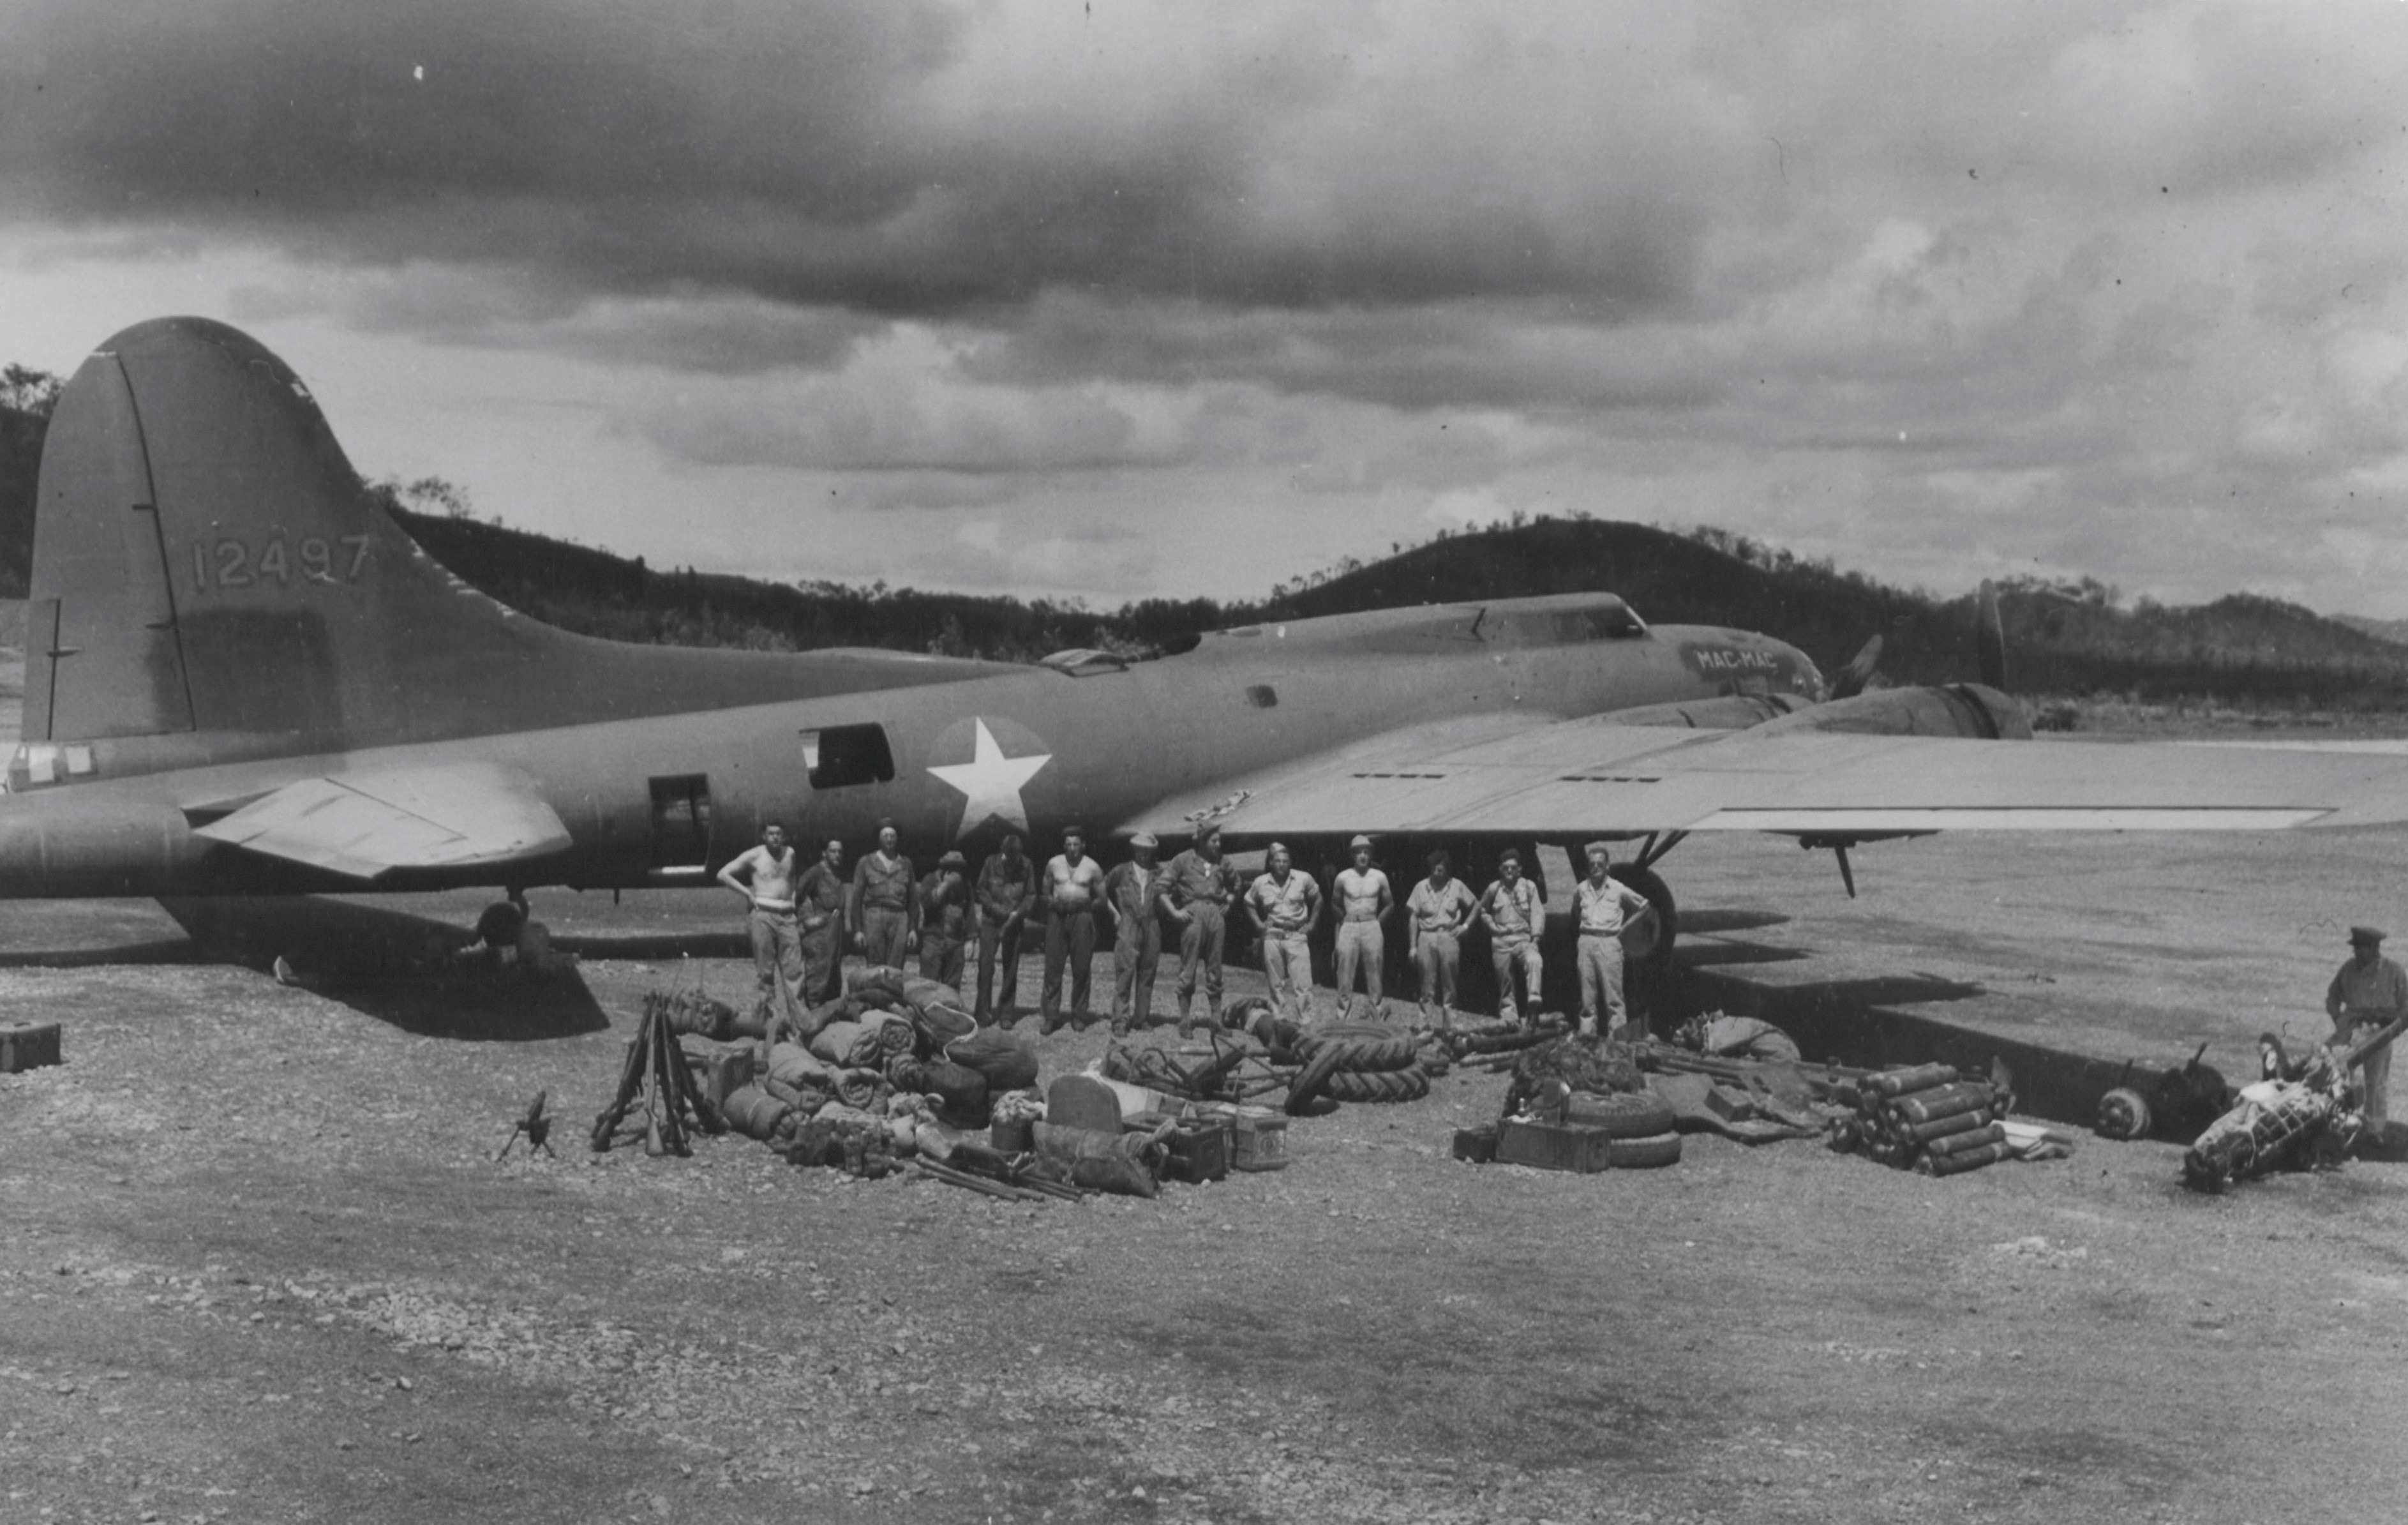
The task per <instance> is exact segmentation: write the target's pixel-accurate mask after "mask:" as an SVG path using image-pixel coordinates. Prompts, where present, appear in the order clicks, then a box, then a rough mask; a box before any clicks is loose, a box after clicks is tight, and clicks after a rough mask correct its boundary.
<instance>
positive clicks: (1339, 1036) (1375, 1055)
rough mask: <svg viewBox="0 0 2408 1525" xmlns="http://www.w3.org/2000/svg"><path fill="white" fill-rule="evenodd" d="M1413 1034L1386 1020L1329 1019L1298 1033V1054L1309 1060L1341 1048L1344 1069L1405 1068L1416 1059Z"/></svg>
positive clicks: (1351, 1070) (1298, 1056) (1358, 1071)
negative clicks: (1355, 1020) (1328, 1050)
mask: <svg viewBox="0 0 2408 1525" xmlns="http://www.w3.org/2000/svg"><path fill="white" fill-rule="evenodd" d="M1416 1046H1417V1044H1416V1043H1415V1040H1414V1038H1413V1035H1412V1033H1411V1032H1409V1031H1407V1030H1406V1029H1403V1028H1398V1027H1394V1026H1391V1025H1390V1024H1388V1023H1385V1022H1329V1023H1325V1024H1323V1025H1322V1026H1320V1027H1317V1028H1308V1029H1305V1030H1304V1031H1303V1032H1301V1033H1298V1034H1297V1040H1296V1055H1297V1058H1299V1059H1302V1060H1304V1061H1305V1062H1306V1063H1308V1064H1309V1063H1311V1062H1312V1059H1313V1057H1314V1056H1316V1055H1318V1054H1320V1053H1321V1052H1322V1051H1323V1050H1324V1049H1328V1048H1335V1049H1337V1050H1338V1068H1339V1070H1340V1072H1353V1073H1358V1074H1359V1073H1363V1072H1369V1071H1375V1070H1402V1069H1404V1068H1405V1067H1406V1066H1407V1065H1409V1064H1411V1063H1412V1062H1413V1051H1414V1049H1415V1047H1416Z"/></svg>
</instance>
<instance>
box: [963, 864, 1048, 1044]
mask: <svg viewBox="0 0 2408 1525" xmlns="http://www.w3.org/2000/svg"><path fill="white" fill-rule="evenodd" d="M1036 907H1037V865H1036V864H1034V863H1031V862H1030V861H1028V855H1027V854H1025V853H1024V852H1022V851H1021V850H1020V833H1019V832H1017V831H1007V832H1005V833H1004V837H1003V842H1002V844H1001V845H1000V846H999V847H998V848H997V849H996V851H995V852H993V853H990V854H988V855H987V859H986V861H985V862H984V863H982V864H980V865H979V872H978V915H979V923H978V926H979V967H978V980H979V987H978V1002H977V1006H976V1009H975V1013H974V1014H975V1015H976V1016H977V1017H978V1019H979V1022H980V1024H981V1025H984V1024H986V1023H988V1022H991V1021H996V1020H1000V1021H1002V1022H1003V1024H1004V1025H1005V1026H1007V1027H1009V1026H1011V1023H1012V1022H1013V1021H1014V1020H1016V1019H1017V1018H1018V1017H1019V1014H1020V1013H1019V1011H1018V1009H1017V1006H1016V1003H1017V1002H1018V1000H1020V933H1021V929H1022V928H1025V926H1027V925H1028V914H1029V912H1031V911H1033V910H1035V909H1036ZM998 958H1000V960H1001V962H1002V965H1003V983H1002V985H1001V987H1000V988H997V986H996V974H995V971H996V962H997V960H998ZM991 991H992V992H993V999H994V1004H993V1005H989V1004H988V999H989V992H991Z"/></svg>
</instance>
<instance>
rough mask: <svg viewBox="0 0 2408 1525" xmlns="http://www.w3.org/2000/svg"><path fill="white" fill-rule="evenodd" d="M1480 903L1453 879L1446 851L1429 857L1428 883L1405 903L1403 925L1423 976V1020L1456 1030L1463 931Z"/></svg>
mask: <svg viewBox="0 0 2408 1525" xmlns="http://www.w3.org/2000/svg"><path fill="white" fill-rule="evenodd" d="M1478 903H1479V900H1478V898H1477V897H1475V896H1474V895H1473V894H1472V893H1471V886H1470V885H1467V884H1465V883H1464V882H1463V881H1462V880H1460V879H1457V878H1455V874H1454V871H1453V865H1452V864H1451V863H1450V862H1449V861H1448V859H1447V856H1446V849H1445V848H1443V847H1441V848H1440V849H1438V850H1437V851H1436V852H1433V853H1432V854H1430V856H1429V877H1428V878H1426V879H1423V880H1419V881H1417V882H1416V883H1415V884H1414V885H1413V892H1412V894H1411V895H1408V896H1406V897H1405V923H1406V925H1407V927H1409V928H1411V929H1412V956H1413V968H1414V969H1415V970H1416V971H1419V973H1420V975H1421V999H1422V1020H1423V1021H1424V1022H1425V1023H1427V1024H1428V1025H1430V1026H1432V1027H1439V1028H1451V1027H1453V1026H1454V1025H1455V984H1456V981H1457V978H1458V977H1459V976H1460V975H1461V973H1462V971H1463V929H1464V928H1466V927H1469V925H1471V910H1472V907H1473V906H1475V905H1477V904H1478Z"/></svg>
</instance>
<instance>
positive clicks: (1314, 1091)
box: [1287, 1045, 1340, 1117]
mask: <svg viewBox="0 0 2408 1525" xmlns="http://www.w3.org/2000/svg"><path fill="white" fill-rule="evenodd" d="M1339 1057H1340V1053H1339V1050H1338V1048H1337V1047H1336V1046H1335V1045H1332V1046H1330V1047H1327V1048H1324V1049H1323V1050H1322V1051H1321V1052H1320V1053H1318V1054H1316V1055H1314V1056H1313V1057H1312V1058H1311V1059H1309V1060H1307V1061H1306V1063H1305V1066H1304V1068H1303V1069H1301V1070H1299V1071H1297V1076H1296V1080H1295V1083H1294V1084H1292V1085H1290V1086H1288V1088H1287V1115H1289V1116H1291V1117H1305V1116H1311V1115H1312V1104H1313V1103H1314V1102H1316V1101H1321V1100H1322V1093H1323V1092H1324V1091H1325V1090H1326V1088H1327V1087H1328V1085H1329V1077H1330V1076H1332V1075H1334V1074H1336V1073H1338V1060H1339Z"/></svg>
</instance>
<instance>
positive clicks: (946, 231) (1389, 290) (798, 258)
mask: <svg viewBox="0 0 2408 1525" xmlns="http://www.w3.org/2000/svg"><path fill="white" fill-rule="evenodd" d="M12 8H13V10H14V16H13V18H12V19H11V22H10V25H9V28H8V31H9V36H10V37H11V47H10V50H9V54H8V61H7V62H6V63H5V64H0V71H5V73H0V79H5V87H0V88H5V92H6V101H7V104H6V112H7V131H6V134H5V136H0V178H5V180H0V183H5V184H6V186H7V188H8V189H9V190H10V192H11V193H12V197H11V198H12V200H14V202H15V203H16V205H17V206H18V207H19V208H20V209H34V210H38V211H39V212H40V213H42V214H44V215H46V216H48V217H50V218H52V219H57V220H63V221H66V222H69V223H82V224H85V225H93V224H105V223H118V222H142V221H150V222H169V223H179V222H180V223H196V224H200V225H203V226H207V227H212V228H217V229H223V230H230V231H235V232H239V233H244V234H250V235H255V236H260V237H267V238H270V239H274V240H277V241H279V242H282V243H284V244H286V245H287V246H288V247H291V248H293V249H294V250H296V251H297V252H302V253H304V254H307V255H311V256H318V257H326V258H332V259H337V260H344V261H351V262H360V263H372V264H386V263H393V262H398V261H403V260H407V259H410V258H419V259H431V260H439V261H447V262H462V263H469V264H476V263H495V262H504V263H512V264H518V265H523V266H527V267H530V268H533V269H537V270H539V271H543V272H547V273H549V274H550V275H551V276H552V277H553V278H554V279H557V280H561V281H566V282H568V283H570V284H571V285H572V286H581V287H587V288H591V289H595V290H607V291H618V292H630V291H637V292H645V291H659V290H662V289H664V288H665V287H667V285H669V284H671V283H673V282H686V283H690V284H700V285H703V286H712V287H723V288H736V289H740V290H744V291H749V292H753V293H756V294H759V295H765V296H768V297H771V298H775V299H777V300H781V301H792V302H796V303H802V304H817V305H826V304H836V305H846V306H853V307H858V308H863V309H871V310H874V311H877V312H881V313H887V314H898V313H910V312H926V311H947V312H958V311H962V310H965V309H974V308H978V307H980V306H982V305H993V304H1014V303H1018V302H1021V301H1024V300H1025V299H1027V298H1029V297H1031V296H1033V295H1036V294H1038V293H1039V292H1042V291H1045V290H1049V289H1054V288H1067V289H1078V290H1089V291H1105V292H1120V293H1178V294H1181V295H1186V296H1189V297H1195V298H1200V299H1203V300H1207V301H1212V302H1219V303H1224V304H1232V305H1257V304H1260V305H1269V306H1273V307H1281V308H1312V307H1318V306H1323V305H1333V304H1347V303H1370V304H1375V305H1376V304H1397V303H1412V302H1421V301H1427V300H1436V299H1443V298H1448V297H1453V296H1461V295H1470V294H1486V295H1508V296H1512V295H1534V294H1542V293H1559V292H1577V293H1579V294H1582V295H1584V297H1585V298H1586V299H1588V300H1591V301H1593V302H1596V303H1598V304H1600V305H1601V306H1603V307H1605V308H1610V309H1615V310H1621V311H1638V310H1646V309H1653V308H1658V307H1661V306H1663V305H1665V304H1666V303H1669V302H1672V301H1676V300H1677V299H1678V298H1679V297H1680V296H1681V295H1682V293H1683V291H1684V288H1685V285H1686V282H1687V280H1688V274H1689V268H1690V265H1691V245H1692V244H1693V242H1694V240H1695V237H1697V235H1698V232H1699V227H1700V218H1699V211H1698V209H1697V208H1696V207H1695V206H1694V205H1691V204H1689V202H1688V200H1687V198H1686V197H1684V194H1682V193H1681V191H1680V190H1679V181H1680V176H1679V175H1678V174H1677V173H1675V172H1674V168H1673V165H1672V164H1671V163H1670V160H1669V158H1668V156H1667V154H1666V153H1664V152H1662V151H1657V150H1653V149H1649V148H1648V147H1647V146H1646V144H1647V142H1648V139H1647V138H1646V137H1644V136H1642V135H1639V134H1633V135H1632V139H1631V143H1630V144H1627V145H1625V146H1623V147H1622V148H1621V149H1619V150H1617V151H1615V152H1614V153H1613V154H1612V155H1610V156H1609V159H1610V162H1607V161H1606V160H1598V159H1597V158H1596V156H1595V154H1593V153H1592V152H1590V151H1587V150H1586V149H1584V145H1583V144H1582V143H1580V142H1572V143H1569V144H1563V145H1559V147H1560V148H1562V149H1563V150H1565V151H1566V154H1565V156H1566V158H1567V159H1568V161H1569V165H1570V168H1572V169H1575V170H1578V171H1581V172H1587V171H1590V170H1594V171H1595V172H1596V173H1597V174H1598V175H1599V176H1600V177H1601V180H1600V182H1599V183H1598V185H1596V186H1594V187H1585V186H1580V185H1558V184H1547V183H1543V178H1542V179H1541V180H1535V181H1534V180H1532V178H1531V177H1529V176H1528V175H1527V174H1526V173H1524V172H1522V171H1521V170H1519V169H1517V167H1516V166H1515V165H1513V164H1512V163H1511V162H1509V161H1503V160H1500V159H1499V158H1498V153H1499V152H1500V151H1507V150H1509V149H1510V147H1511V146H1510V145H1508V144H1503V143H1498V142H1496V141H1493V140H1490V139H1487V138H1485V137H1483V136H1482V135H1480V134H1479V133H1477V132H1466V133H1456V132H1454V131H1452V130H1451V129H1450V124H1449V122H1448V117H1449V115H1450V111H1449V109H1448V108H1445V107H1443V106H1442V105H1441V103H1440V102H1438V101H1435V100H1432V99H1430V98H1428V97H1426V95H1425V94H1423V93H1422V92H1421V91H1420V90H1419V89H1417V88H1416V89H1411V90H1407V89H1403V88H1394V89H1392V88H1387V87H1382V86H1378V85H1376V84H1373V85H1367V84H1366V82H1365V81H1364V80H1362V79H1358V78H1356V77H1355V75H1354V74H1353V73H1352V72H1351V67H1350V65H1349V63H1348V61H1347V58H1346V55H1345V52H1344V50H1345V47H1346V45H1347V42H1348V37H1347V36H1346V32H1345V28H1346V27H1348V26H1355V27H1363V26H1368V25H1369V13H1367V12H1364V11H1361V10H1358V9H1357V8H1355V7H1333V8H1332V9H1331V10H1330V11H1328V12H1327V13H1326V16H1324V17H1322V18H1319V19H1303V18H1299V19H1296V20H1292V21H1287V22H1271V23H1267V25H1266V35H1265V36H1262V37H1261V38H1260V46H1258V47H1250V46H1248V45H1247V44H1246V40H1245V39H1243V38H1240V39H1238V40H1236V41H1226V40H1225V41H1224V42H1223V43H1222V44H1221V45H1220V47H1219V50H1217V51H1215V52H1213V53H1212V55H1211V56H1209V57H1207V58H1204V59H1202V60H1201V61H1197V60H1194V59H1188V60H1181V59H1180V58H1178V57H1176V56H1175V54H1174V56H1171V57H1169V58H1166V57H1165V52H1166V42H1165V39H1163V38H1161V37H1159V36H1151V35H1148V36H1138V37H1135V38H1133V39H1122V40H1121V42H1120V43H1119V44H1118V45H1119V46H1121V47H1122V48H1123V52H1122V53H1121V54H1111V53H1109V52H1106V53H1105V54H1104V55H1103V56H1102V57H1101V58H1100V59H1099V60H1097V59H1089V60H1086V61H1085V62H1083V63H1082V58H1081V57H1080V56H1077V54H1076V50H1077V49H1078V48H1080V47H1084V46H1092V47H1093V48H1095V49H1102V48H1103V47H1104V46H1105V45H1104V44H1101V43H1097V44H1092V45H1090V44H1088V43H1087V42H1086V41H1085V39H1083V38H1082V36H1081V35H1080V34H1079V33H1078V31H1076V30H1075V29H1072V30H1070V31H1068V32H1063V33H1060V34H1059V35H1058V38H1059V46H1060V50H1061V55H1060V56H1054V55H1053V54H1050V53H1048V52H1046V51H1045V50H1044V48H1043V47H1039V48H1038V49H1037V56H1034V57H1032V58H1028V59H1019V58H1015V57H1013V56H1011V53H1012V50H1014V49H1015V48H1023V49H1025V48H1026V47H1027V42H1026V38H1027V36H1028V34H1027V32H1025V31H1022V32H1015V31H1014V30H1013V28H1014V27H1015V26H1021V25H1023V24H1024V23H1023V22H1021V21H1019V20H1017V19H1012V18H1006V19H1003V20H997V19H996V17H994V16H993V15H990V14H985V13H982V12H979V11H965V10H959V9H955V8H953V7H939V6H934V5H928V4H915V3H911V0H896V3H892V4H881V5H877V6H866V7H865V6H853V5H834V4H821V5H810V4H802V5H796V4H777V5H763V4H748V3H738V0H725V3H723V4H718V5H704V6H698V7H621V6H612V7H594V6H590V5H581V4H560V3H524V4H517V5H507V6H504V5H494V4H490V3H471V0H409V3H401V4H392V5H383V6H378V7H342V6H328V5H324V4H322V3H318V0H196V3H192V4H183V5H176V6H168V7H144V8H142V9H140V10H139V11H136V10H130V9H126V8H122V7H102V6H93V5H89V4H84V3H81V0H66V3H55V0H53V3H39V0H33V3H27V4H22V5H19V6H17V7H12ZM1067 14H1068V12H1067V11H1066V12H1065V15H1067ZM1026 24H1028V25H1031V26H1033V24H1034V23H1026ZM1094 30H1096V31H1097V32H1098V33H1099V32H1100V31H1101V25H1100V23H1098V26H1097V28H1096V29H1094ZM973 33H977V34H978V35H977V36H973V35H972V34H973ZM1176 41H1177V39H1176V38H1175V37H1173V38H1170V39H1168V43H1169V45H1171V46H1175V44H1176ZM1082 71H1083V72H1082ZM1341 96H1342V97H1344V98H1345V99H1346V100H1347V102H1348V105H1349V110H1348V111H1347V112H1346V113H1345V114H1344V116H1343V119H1342V124H1341V125H1340V126H1338V127H1332V126H1331V124H1330V122H1328V121H1327V120H1326V117H1327V113H1328V111H1329V108H1330V107H1331V104H1332V102H1333V101H1335V100H1337V99H1339V98H1340V97H1341ZM1659 104H1660V103H1659ZM1457 109H1463V108H1457ZM1469 109H1473V110H1477V109H1480V105H1479V103H1477V102H1473V103H1470V104H1469ZM1621 109H1622V110H1623V111H1626V112H1629V111H1637V110H1639V109H1640V105H1639V104H1627V105H1625V106H1624V107H1623V108H1621ZM1362 135H1369V136H1368V137H1365V136H1362ZM1316 159H1319V160H1321V161H1322V162H1319V163H1316V162H1315V161H1316ZM1299 169H1300V170H1302V171H1303V173H1304V175H1305V177H1306V178H1305V179H1304V180H1302V181H1300V182H1298V181H1295V180H1290V179H1288V177H1289V176H1290V175H1291V174H1292V173H1293V172H1295V171H1297V170H1299Z"/></svg>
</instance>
